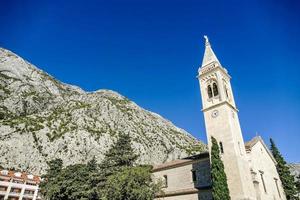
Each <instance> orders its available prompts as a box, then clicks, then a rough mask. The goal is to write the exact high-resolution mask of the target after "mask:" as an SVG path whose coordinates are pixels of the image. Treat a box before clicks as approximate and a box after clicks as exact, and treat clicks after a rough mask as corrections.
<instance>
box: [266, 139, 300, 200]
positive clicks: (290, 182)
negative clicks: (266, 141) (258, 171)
mask: <svg viewBox="0 0 300 200" xmlns="http://www.w3.org/2000/svg"><path fill="white" fill-rule="evenodd" d="M270 143H271V152H272V154H273V156H274V158H275V160H276V162H277V165H276V168H277V172H278V174H279V177H280V180H281V182H282V186H283V189H284V192H285V195H286V198H287V199H288V200H296V199H298V197H296V195H297V191H296V186H295V183H294V176H293V175H292V174H291V172H290V170H289V167H288V166H287V164H286V161H285V160H284V158H283V156H282V155H281V154H280V152H279V150H278V148H277V147H276V145H275V143H274V141H273V139H272V138H270Z"/></svg>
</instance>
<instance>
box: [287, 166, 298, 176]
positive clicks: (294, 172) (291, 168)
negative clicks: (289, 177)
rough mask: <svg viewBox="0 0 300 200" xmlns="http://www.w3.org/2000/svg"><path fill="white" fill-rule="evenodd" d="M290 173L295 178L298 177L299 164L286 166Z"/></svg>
mask: <svg viewBox="0 0 300 200" xmlns="http://www.w3.org/2000/svg"><path fill="white" fill-rule="evenodd" d="M288 166H289V168H290V171H291V173H292V174H293V175H294V176H295V178H297V177H298V176H299V175H300V163H292V164H288Z"/></svg>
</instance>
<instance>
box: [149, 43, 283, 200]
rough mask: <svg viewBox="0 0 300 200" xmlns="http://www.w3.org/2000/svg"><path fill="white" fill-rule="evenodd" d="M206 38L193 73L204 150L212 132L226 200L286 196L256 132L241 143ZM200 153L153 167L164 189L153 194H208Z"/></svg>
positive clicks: (225, 79) (225, 77)
mask: <svg viewBox="0 0 300 200" xmlns="http://www.w3.org/2000/svg"><path fill="white" fill-rule="evenodd" d="M205 39H206V41H205V53H204V57H203V62H202V65H201V66H200V68H199V70H198V76H197V77H198V79H199V83H200V90H201V97H202V105H203V109H202V111H203V114H204V120H205V127H206V135H207V141H208V147H209V150H210V149H211V137H212V136H213V137H214V138H216V140H217V141H218V143H219V147H220V151H221V159H222V161H223V163H224V167H225V172H226V175H227V183H228V187H229V191H230V197H231V199H232V200H269V199H270V200H271V199H272V200H286V197H285V194H284V191H283V187H282V185H281V181H280V178H279V175H278V173H277V170H276V161H275V159H274V158H273V156H272V154H271V153H270V151H269V149H268V148H267V147H266V145H265V144H264V142H263V140H262V139H261V137H255V138H253V139H252V140H251V141H249V142H247V143H246V144H245V143H244V139H243V135H242V131H241V127H240V122H239V117H238V109H237V107H236V104H235V101H234V95H233V91H232V88H231V83H230V79H231V77H230V75H229V74H228V71H227V70H226V69H225V68H224V67H223V66H222V65H221V63H220V62H219V60H218V58H217V57H216V55H215V53H214V52H213V50H212V48H211V45H210V43H209V41H208V38H207V37H205ZM200 155H201V154H200ZM200 155H196V156H194V159H192V160H191V157H190V158H186V159H182V160H176V161H172V162H170V163H165V164H163V165H161V166H156V167H154V172H153V174H154V177H155V178H156V179H157V180H159V179H162V180H163V181H165V182H166V183H167V184H166V187H165V188H164V189H163V191H164V194H158V196H157V199H165V200H177V199H190V200H198V199H201V200H202V199H212V196H211V186H210V167H209V166H210V161H209V152H207V153H206V154H205V155H207V157H206V158H203V157H201V156H200ZM199 156H200V157H201V159H200V157H199ZM196 166H197V167H196ZM194 168H195V169H196V174H195V171H194Z"/></svg>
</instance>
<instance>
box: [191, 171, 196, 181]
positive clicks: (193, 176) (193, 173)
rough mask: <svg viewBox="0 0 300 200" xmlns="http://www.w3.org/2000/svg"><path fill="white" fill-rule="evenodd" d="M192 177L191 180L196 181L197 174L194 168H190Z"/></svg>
mask: <svg viewBox="0 0 300 200" xmlns="http://www.w3.org/2000/svg"><path fill="white" fill-rule="evenodd" d="M192 178H193V182H196V181H197V174H196V171H195V170H192Z"/></svg>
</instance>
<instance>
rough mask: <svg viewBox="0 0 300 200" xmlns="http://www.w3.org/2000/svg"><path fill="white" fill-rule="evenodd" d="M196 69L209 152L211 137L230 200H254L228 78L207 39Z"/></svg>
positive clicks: (248, 168) (236, 111)
mask: <svg viewBox="0 0 300 200" xmlns="http://www.w3.org/2000/svg"><path fill="white" fill-rule="evenodd" d="M204 38H205V52H204V57H203V61H202V65H201V67H200V68H199V70H198V76H197V77H198V79H199V83H200V90H201V97H202V106H203V109H202V111H203V114H204V119H205V127H206V134H207V141H208V147H209V150H210V149H211V136H213V137H214V138H216V140H217V141H218V143H219V147H220V151H221V158H222V160H223V162H224V166H225V172H226V175H227V182H228V186H229V191H230V196H231V199H232V200H241V199H243V200H246V199H255V192H254V186H253V183H252V178H251V173H250V166H249V163H248V160H247V156H246V150H245V144H244V140H243V136H242V132H241V128H240V122H239V118H238V110H237V108H236V105H235V101H234V97H233V91H232V88H231V84H230V79H231V77H230V75H229V74H228V72H227V70H226V69H225V68H224V67H223V66H222V65H221V63H220V62H219V60H218V58H217V57H216V55H215V53H214V52H213V50H212V48H211V45H210V43H209V41H208V38H207V36H204Z"/></svg>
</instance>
